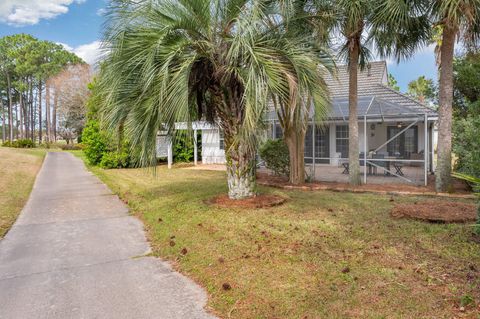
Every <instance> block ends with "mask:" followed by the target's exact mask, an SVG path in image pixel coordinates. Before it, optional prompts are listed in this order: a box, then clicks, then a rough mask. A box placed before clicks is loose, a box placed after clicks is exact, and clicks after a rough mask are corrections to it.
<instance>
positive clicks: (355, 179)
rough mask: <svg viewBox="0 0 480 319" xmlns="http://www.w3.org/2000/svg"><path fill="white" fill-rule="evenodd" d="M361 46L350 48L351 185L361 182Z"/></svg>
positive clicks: (349, 142)
mask: <svg viewBox="0 0 480 319" xmlns="http://www.w3.org/2000/svg"><path fill="white" fill-rule="evenodd" d="M359 55H360V48H359V45H358V42H357V43H356V44H355V45H354V46H353V48H352V49H351V50H349V72H348V73H349V87H348V90H349V92H348V109H349V116H348V130H349V136H348V159H349V161H348V162H349V164H348V165H349V180H350V185H353V186H356V185H360V184H361V179H360V164H359V154H358V151H359V145H358V115H357V104H358V82H357V81H358V59H359Z"/></svg>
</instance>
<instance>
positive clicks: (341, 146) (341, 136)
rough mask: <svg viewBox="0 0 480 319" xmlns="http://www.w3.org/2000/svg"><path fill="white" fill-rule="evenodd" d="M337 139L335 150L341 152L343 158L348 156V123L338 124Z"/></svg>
mask: <svg viewBox="0 0 480 319" xmlns="http://www.w3.org/2000/svg"><path fill="white" fill-rule="evenodd" d="M335 141H336V149H335V151H336V152H337V153H341V154H342V158H348V125H337V126H336V132H335Z"/></svg>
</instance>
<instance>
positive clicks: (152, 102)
mask: <svg viewBox="0 0 480 319" xmlns="http://www.w3.org/2000/svg"><path fill="white" fill-rule="evenodd" d="M271 2H272V1H270V0H269V1H266V0H265V1H262V0H156V1H151V0H143V1H142V0H141V1H138V0H135V1H134V0H116V1H113V3H112V5H111V8H110V13H109V15H108V22H107V29H106V32H105V37H104V43H105V46H106V47H105V49H106V52H108V53H107V59H106V61H105V63H104V66H103V69H102V74H101V77H100V83H99V85H100V87H101V88H102V92H103V93H102V94H103V97H102V100H103V105H102V120H103V121H104V122H105V123H107V125H108V126H109V127H110V128H112V129H118V127H119V125H121V124H123V125H124V129H125V136H126V137H127V138H129V140H130V141H131V144H132V148H135V149H140V155H139V162H140V163H139V164H141V165H152V164H154V163H155V160H156V159H155V141H156V135H157V132H158V131H159V130H167V131H169V132H170V134H174V133H175V132H174V127H175V122H187V123H191V122H192V121H194V120H197V119H205V120H207V121H209V122H213V123H216V124H218V125H219V127H220V128H221V129H222V130H223V132H224V135H225V155H226V160H227V179H228V190H229V196H230V198H232V199H240V198H245V197H250V196H254V195H255V194H256V182H255V155H256V145H257V134H258V130H259V128H261V127H263V116H264V114H265V111H266V110H267V107H268V100H269V98H270V97H271V96H275V98H276V99H277V100H280V101H282V102H283V103H294V102H295V101H297V100H298V99H300V96H299V95H296V96H295V100H294V99H293V98H292V97H293V96H292V94H290V93H291V92H292V90H294V89H298V92H308V94H309V96H311V97H312V99H313V101H314V102H315V103H317V102H318V101H321V100H322V99H323V98H324V96H323V94H324V91H323V90H321V89H319V88H318V86H317V81H318V79H319V76H320V75H319V74H320V71H319V70H318V68H317V66H318V64H319V63H320V61H319V58H318V52H317V51H315V50H314V48H313V47H312V46H311V45H310V43H309V42H308V41H305V40H304V39H303V38H301V37H298V36H293V35H290V34H289V33H284V32H281V31H280V30H281V29H282V28H284V21H282V20H281V19H279V15H278V14H277V13H278V11H276V10H279V9H278V6H271V5H270V3H271ZM267 8H268V10H267Z"/></svg>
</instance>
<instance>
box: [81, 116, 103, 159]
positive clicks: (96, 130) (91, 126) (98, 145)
mask: <svg viewBox="0 0 480 319" xmlns="http://www.w3.org/2000/svg"><path fill="white" fill-rule="evenodd" d="M82 144H83V145H84V146H85V149H84V151H85V156H86V157H87V160H88V162H89V163H90V164H92V165H98V164H99V163H100V162H101V161H102V157H103V155H104V154H105V153H107V152H108V138H107V136H106V134H105V132H103V131H101V130H100V124H99V123H98V121H97V120H89V121H88V122H87V124H86V125H85V128H84V129H83V134H82Z"/></svg>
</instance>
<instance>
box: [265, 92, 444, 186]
mask: <svg viewBox="0 0 480 319" xmlns="http://www.w3.org/2000/svg"><path fill="white" fill-rule="evenodd" d="M270 115H271V118H270V130H269V135H270V137H271V138H281V137H282V130H281V127H280V125H279V124H278V121H277V119H276V116H275V114H274V113H272V114H270ZM436 119H437V117H436V113H435V112H434V111H433V110H430V109H428V108H421V109H420V108H419V109H412V108H411V107H405V106H402V105H400V104H395V103H391V102H388V101H385V100H383V99H380V98H378V97H374V96H364V97H360V98H359V102H358V126H359V158H360V160H359V165H360V171H361V172H360V174H361V177H362V181H363V182H364V183H376V184H390V183H405V184H414V185H426V184H427V182H428V174H430V173H432V172H433V170H434V165H433V159H434V143H433V140H434V124H435V121H436ZM310 122H311V123H310V124H309V126H308V130H307V133H306V138H305V164H306V177H307V179H308V180H311V181H330V182H348V178H349V170H350V167H349V147H348V144H349V127H348V99H346V98H344V99H335V100H334V101H333V103H332V110H331V112H330V116H329V117H328V119H327V120H326V121H324V122H322V123H314V121H313V114H312V116H311V120H310Z"/></svg>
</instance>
